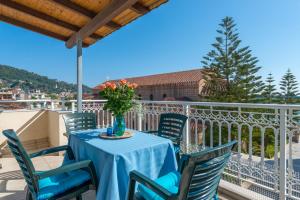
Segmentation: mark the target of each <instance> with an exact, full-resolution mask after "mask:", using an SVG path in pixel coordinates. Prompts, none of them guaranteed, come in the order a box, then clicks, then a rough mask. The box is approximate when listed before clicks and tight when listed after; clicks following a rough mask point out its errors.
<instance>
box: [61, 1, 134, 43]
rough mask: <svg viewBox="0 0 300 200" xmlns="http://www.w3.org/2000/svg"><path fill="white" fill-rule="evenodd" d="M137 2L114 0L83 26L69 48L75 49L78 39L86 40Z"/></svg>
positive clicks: (70, 41) (73, 36) (73, 37)
mask: <svg viewBox="0 0 300 200" xmlns="http://www.w3.org/2000/svg"><path fill="white" fill-rule="evenodd" d="M136 2H137V0H113V1H112V3H111V4H110V5H109V6H107V7H106V8H104V9H103V10H101V12H99V13H98V14H97V15H96V16H95V17H94V18H93V19H92V20H91V21H90V22H89V23H87V24H86V25H85V26H83V27H82V28H81V29H80V31H78V32H77V33H75V34H73V35H72V37H71V38H70V39H69V40H68V41H67V42H66V46H67V47H68V48H72V47H74V45H75V44H76V41H77V40H78V39H82V40H83V39H84V38H86V37H88V36H89V35H91V34H92V33H94V32H95V31H96V30H97V29H99V27H101V26H104V25H106V24H107V23H108V22H110V21H111V20H112V19H113V18H114V17H116V16H117V15H118V14H120V13H121V12H123V11H124V10H126V9H128V8H130V7H131V6H132V5H133V4H135V3H136Z"/></svg>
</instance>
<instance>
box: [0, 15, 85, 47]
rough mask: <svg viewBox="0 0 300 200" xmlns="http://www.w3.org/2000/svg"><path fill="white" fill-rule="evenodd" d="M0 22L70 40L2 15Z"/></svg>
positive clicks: (58, 38)
mask: <svg viewBox="0 0 300 200" xmlns="http://www.w3.org/2000/svg"><path fill="white" fill-rule="evenodd" d="M0 21H3V22H6V23H8V24H12V25H15V26H18V27H21V28H25V29H28V30H31V31H33V32H36V33H39V34H42V35H47V36H49V37H52V38H55V39H57V40H62V41H67V40H68V38H69V37H67V36H64V35H61V34H57V33H54V32H51V31H48V30H45V29H42V28H40V27H38V26H33V25H31V24H27V23H25V22H22V21H19V20H16V19H13V18H10V17H7V16H4V15H1V14H0ZM83 46H84V47H88V46H89V45H88V44H87V43H83Z"/></svg>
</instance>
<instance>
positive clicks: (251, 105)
mask: <svg viewBox="0 0 300 200" xmlns="http://www.w3.org/2000/svg"><path fill="white" fill-rule="evenodd" d="M106 101H107V100H103V99H97V100H83V102H106ZM31 102H32V103H36V102H39V103H42V102H47V103H48V102H49V103H51V102H59V103H61V102H65V103H67V102H71V103H72V102H75V103H76V100H52V99H30V100H0V103H31ZM136 102H137V103H149V104H150V103H153V104H172V105H174V104H180V105H194V106H213V107H247V108H270V109H275V108H276V109H300V104H263V103H223V102H203V101H150V100H136Z"/></svg>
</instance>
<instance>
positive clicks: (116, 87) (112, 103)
mask: <svg viewBox="0 0 300 200" xmlns="http://www.w3.org/2000/svg"><path fill="white" fill-rule="evenodd" d="M136 87H137V84H136V83H129V82H128V81H127V80H124V79H123V80H120V81H119V82H117V83H114V82H106V83H105V84H102V85H101V86H100V95H101V96H102V97H103V98H105V99H107V102H106V103H105V105H104V110H108V111H110V112H112V114H113V115H114V116H115V121H114V125H113V133H114V134H115V135H117V136H122V135H123V134H124V132H125V128H126V124H125V120H124V114H125V113H126V112H128V111H129V110H130V109H131V108H132V107H133V106H134V101H133V100H134V98H135V92H134V90H135V88H136Z"/></svg>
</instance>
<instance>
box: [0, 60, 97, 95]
mask: <svg viewBox="0 0 300 200" xmlns="http://www.w3.org/2000/svg"><path fill="white" fill-rule="evenodd" d="M1 87H9V88H14V87H20V88H22V89H23V90H24V91H29V90H40V91H41V92H45V93H57V94H58V93H60V92H76V84H72V83H67V82H65V81H59V80H56V79H50V78H48V77H47V76H42V75H39V74H36V73H33V72H29V71H26V70H24V69H19V68H16V67H12V66H8V65H1V64H0V88H1ZM91 91H92V89H91V88H90V87H88V86H86V85H83V92H84V93H91Z"/></svg>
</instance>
